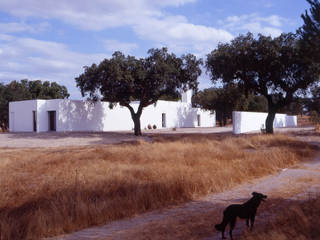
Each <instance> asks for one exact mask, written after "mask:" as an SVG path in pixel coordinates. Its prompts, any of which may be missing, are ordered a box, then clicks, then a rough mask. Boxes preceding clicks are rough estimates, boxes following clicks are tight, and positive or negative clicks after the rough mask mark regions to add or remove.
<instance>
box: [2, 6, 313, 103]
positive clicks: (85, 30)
mask: <svg viewBox="0 0 320 240" xmlns="http://www.w3.org/2000/svg"><path fill="white" fill-rule="evenodd" d="M308 8H309V4H308V3H307V1H305V0H81V1H79V0H1V1H0V82H4V83H8V82H10V81H12V80H20V79H25V78H28V79H30V80H36V79H41V80H49V81H56V82H58V83H59V84H63V85H65V86H66V87H67V88H68V90H69V92H70V94H71V99H79V98H81V94H80V91H79V90H78V89H77V88H76V86H75V80H74V78H75V77H77V76H78V75H79V74H81V73H82V72H83V66H86V65H91V64H92V63H99V62H100V61H102V60H103V59H104V58H108V57H110V56H111V55H112V53H113V52H114V51H117V50H120V51H122V52H123V53H125V54H130V55H134V56H137V57H143V56H146V52H147V50H148V49H150V48H156V47H163V46H166V47H168V48H169V51H170V52H174V53H176V54H177V55H181V54H184V53H193V54H195V55H197V56H199V57H205V55H206V54H207V53H209V52H211V51H212V50H213V49H214V48H215V47H216V46H217V44H218V43H219V42H228V41H230V40H231V39H232V38H234V37H236V36H238V35H239V34H245V33H247V32H248V31H251V32H253V33H255V34H257V33H263V34H265V35H271V36H273V37H276V36H278V35H279V34H281V33H282V32H290V31H295V30H296V29H297V28H298V27H299V26H301V25H302V19H301V17H300V15H301V14H302V13H303V12H304V11H305V10H306V9H308ZM199 80H200V88H201V89H202V88H206V87H210V86H212V85H211V83H210V80H209V79H208V77H207V76H206V75H205V74H203V76H201V77H200V79H199Z"/></svg>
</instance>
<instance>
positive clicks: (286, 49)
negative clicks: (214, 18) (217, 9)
mask: <svg viewBox="0 0 320 240" xmlns="http://www.w3.org/2000/svg"><path fill="white" fill-rule="evenodd" d="M304 54H305V53H304V52H303V51H301V48H300V45H299V44H298V37H297V35H296V34H293V33H288V34H282V35H280V36H279V37H276V38H272V37H270V36H269V37H267V36H263V35H261V34H259V35H258V37H257V38H254V37H253V35H252V34H251V33H248V34H247V35H240V36H239V37H237V38H235V39H234V40H232V41H231V43H224V44H219V45H218V47H217V49H215V50H213V51H212V52H211V53H210V54H208V55H207V60H206V67H207V70H208V72H209V73H210V76H211V80H212V82H213V83H215V82H217V81H220V80H222V81H223V82H224V83H236V84H238V86H239V87H240V88H241V89H243V90H244V91H246V92H247V93H248V92H250V91H251V92H253V93H254V94H260V95H262V96H264V97H266V99H267V101H268V116H267V119H266V131H267V133H273V121H274V118H275V114H276V112H277V111H278V110H279V109H281V108H283V107H284V106H286V105H288V104H289V103H290V102H292V101H293V99H294V97H295V96H297V95H299V94H300V93H302V92H303V91H305V90H306V89H307V88H308V87H310V86H311V85H312V84H314V83H315V82H317V81H318V73H319V68H318V67H317V66H316V65H312V64H311V65H310V64H309V62H308V61H304Z"/></svg>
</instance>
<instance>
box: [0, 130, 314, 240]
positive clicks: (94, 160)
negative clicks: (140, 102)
mask: <svg viewBox="0 0 320 240" xmlns="http://www.w3.org/2000/svg"><path fill="white" fill-rule="evenodd" d="M0 154H1V161H0V188H1V189H2V194H1V195H0V239H37V238H40V237H45V236H54V235H57V234H61V233H66V232H71V231H75V230H77V229H81V228H85V227H88V226H92V225H98V224H102V223H105V222H108V221H112V220H115V219H120V218H123V217H128V216H132V215H135V214H139V213H142V212H145V211H149V210H152V209H157V208H162V207H165V206H168V205H172V204H178V203H181V202H186V201H189V200H192V199H194V198H195V197H197V196H200V195H205V194H208V193H213V192H220V191H223V190H225V189H227V188H230V187H232V186H234V185H236V184H240V183H242V182H245V181H248V180H251V179H254V178H257V177H260V176H264V175H267V174H271V173H273V172H275V171H277V170H278V169H279V168H284V167H288V166H292V165H294V164H296V163H297V162H299V161H302V160H305V159H307V158H310V157H312V156H313V154H314V151H313V149H312V148H311V147H310V146H308V145H307V144H306V143H303V142H300V141H298V140H296V139H294V138H290V137H287V136H284V135H275V136H268V135H256V136H246V137H226V138H223V139H215V138H213V137H207V136H192V137H184V138H182V139H181V140H178V139H174V138H171V139H170V141H168V139H166V138H161V139H157V141H156V142H154V143H147V142H138V143H136V144H121V145H108V146H95V147H81V148H80V147H79V148H56V149H36V150H35V149H24V150H21V149H20V150H12V149H1V150H0Z"/></svg>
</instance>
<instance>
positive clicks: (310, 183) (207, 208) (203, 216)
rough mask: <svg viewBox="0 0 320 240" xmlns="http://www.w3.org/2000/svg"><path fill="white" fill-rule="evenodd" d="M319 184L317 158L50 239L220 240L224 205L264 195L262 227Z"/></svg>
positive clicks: (237, 232)
mask: <svg viewBox="0 0 320 240" xmlns="http://www.w3.org/2000/svg"><path fill="white" fill-rule="evenodd" d="M319 182H320V156H319V157H318V158H317V159H315V160H314V161H312V162H308V163H301V164H299V165H297V166H295V167H293V168H290V169H282V170H281V171H279V172H278V173H277V174H274V175H271V176H267V177H264V178H261V179H257V180H254V181H252V182H250V183H246V184H243V185H240V186H238V187H235V188H233V189H231V190H228V191H225V192H222V193H217V194H212V195H209V196H207V197H205V198H202V199H199V200H197V201H193V202H190V203H186V204H183V205H181V206H178V207H172V208H169V209H164V210H157V211H153V212H150V213H146V214H142V215H140V216H136V217H133V218H130V219H124V220H120V221H114V222H112V223H110V224H107V225H104V226H99V227H93V228H88V229H84V230H82V231H79V232H75V233H72V234H69V235H64V236H59V237H55V238H51V239H55V240H58V239H59V240H60V239H64V240H76V239H78V240H84V239H95V240H97V239H99V240H102V239H104V240H107V239H113V240H117V239H119V240H120V239H121V240H123V239H206V240H216V239H221V237H220V233H218V232H216V231H215V230H214V227H213V226H214V224H215V223H218V222H220V221H221V216H222V212H223V209H224V208H225V207H226V206H227V205H229V204H232V203H241V202H244V201H246V200H247V199H248V198H250V194H251V192H253V191H257V192H262V193H264V194H267V195H268V198H269V200H268V201H267V202H266V203H265V204H262V206H261V207H260V208H259V210H258V215H257V218H256V225H259V224H260V225H261V224H264V223H266V222H267V221H268V220H267V219H269V218H270V217H272V216H271V215H272V214H274V213H273V212H274V208H275V206H279V205H281V204H282V205H285V204H287V202H288V201H300V200H305V199H307V198H308V196H310V195H314V194H317V193H320V185H319ZM271 209H272V210H273V211H272V212H271ZM244 229H245V227H244V223H243V221H241V222H240V221H239V223H238V224H237V226H236V229H235V230H234V237H235V238H236V237H237V236H239V235H240V234H241V232H242V231H243V230H244Z"/></svg>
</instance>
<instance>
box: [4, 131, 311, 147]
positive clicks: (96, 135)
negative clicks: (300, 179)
mask: <svg viewBox="0 0 320 240" xmlns="http://www.w3.org/2000/svg"><path fill="white" fill-rule="evenodd" d="M310 129H312V127H309V128H278V129H275V132H288V131H290V132H296V131H300V132H301V131H308V130H310ZM258 132H259V131H258ZM142 134H143V136H142V137H136V136H134V135H133V133H132V132H131V131H122V132H45V133H0V148H38V147H46V148H47V147H66V146H87V145H96V144H117V143H121V142H128V141H137V140H141V139H143V140H146V141H151V139H152V136H154V135H173V134H228V135H232V127H231V126H228V127H212V128H178V129H176V130H175V131H173V130H172V129H156V130H143V131H142Z"/></svg>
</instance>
